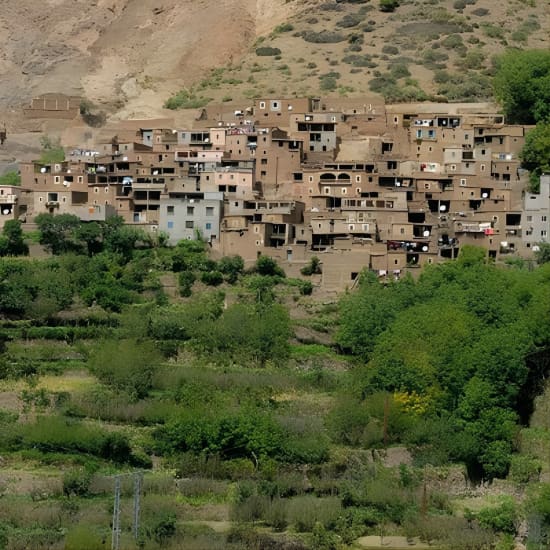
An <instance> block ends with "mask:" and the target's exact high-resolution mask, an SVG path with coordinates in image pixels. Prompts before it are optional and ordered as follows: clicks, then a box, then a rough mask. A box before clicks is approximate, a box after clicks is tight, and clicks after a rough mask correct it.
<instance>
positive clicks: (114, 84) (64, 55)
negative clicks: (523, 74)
mask: <svg viewBox="0 0 550 550" xmlns="http://www.w3.org/2000/svg"><path fill="white" fill-rule="evenodd" d="M304 4H305V2H303V1H298V0H293V1H290V2H289V1H285V0H41V1H37V0H17V1H14V0H0V40H1V41H2V44H3V47H2V51H1V52H0V108H6V107H10V106H15V105H20V104H21V103H26V101H27V100H28V99H29V98H30V97H32V96H33V95H36V94H38V93H43V92H55V91H59V92H65V93H74V94H81V95H85V96H86V97H88V98H89V99H91V100H93V101H97V102H102V103H110V104H113V103H115V104H116V103H118V104H119V105H121V104H122V103H123V102H125V101H126V100H127V99H133V100H134V101H136V100H139V98H140V97H141V95H142V94H143V95H144V96H145V99H144V101H145V102H146V103H150V102H152V103H153V104H152V105H151V107H152V108H154V107H155V106H156V105H157V104H158V106H160V105H161V104H162V101H163V100H164V99H165V98H166V95H167V94H168V90H170V91H173V90H174V88H175V87H177V86H178V85H180V86H181V85H183V86H185V85H188V84H190V83H191V82H192V81H193V80H195V79H196V78H197V77H198V76H200V75H202V74H204V73H205V72H207V71H208V69H209V68H212V67H216V66H220V65H223V64H224V63H227V62H230V61H232V60H233V59H234V58H237V57H239V56H240V55H241V54H242V53H244V52H245V51H246V50H247V49H248V48H249V46H250V44H251V43H252V42H253V41H254V39H255V38H256V36H257V35H258V34H262V33H265V32H268V31H269V29H270V28H271V27H272V25H274V24H277V22H279V21H284V20H286V19H288V18H289V17H291V16H292V15H293V14H294V13H295V12H296V11H297V10H298V9H299V8H303V6H304ZM151 83H154V88H155V89H154V90H152V89H151V87H152V84H151ZM138 103H139V101H138Z"/></svg>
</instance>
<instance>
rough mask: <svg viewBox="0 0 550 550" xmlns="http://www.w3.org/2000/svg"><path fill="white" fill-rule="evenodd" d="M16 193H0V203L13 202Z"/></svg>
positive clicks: (15, 198) (15, 199) (15, 200)
mask: <svg viewBox="0 0 550 550" xmlns="http://www.w3.org/2000/svg"><path fill="white" fill-rule="evenodd" d="M16 202H17V195H0V204H15V203H16Z"/></svg>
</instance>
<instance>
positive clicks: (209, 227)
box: [205, 223, 212, 231]
mask: <svg viewBox="0 0 550 550" xmlns="http://www.w3.org/2000/svg"><path fill="white" fill-rule="evenodd" d="M205 228H206V230H207V231H209V230H210V229H212V224H211V223H207V224H206V225H205Z"/></svg>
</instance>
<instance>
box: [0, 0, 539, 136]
mask: <svg viewBox="0 0 550 550" xmlns="http://www.w3.org/2000/svg"><path fill="white" fill-rule="evenodd" d="M385 1H386V0H385ZM386 3H387V2H386ZM389 3H390V4H391V2H389ZM398 4H399V5H398V6H397V7H396V8H395V9H394V11H388V10H386V11H383V10H381V9H380V1H379V0H347V1H345V0H340V1H334V0H87V1H85V0H43V1H41V2H36V1H35V0H18V1H17V2H13V1H9V0H4V1H3V2H2V10H0V37H1V39H2V42H3V48H2V50H1V52H0V115H2V116H3V118H4V120H6V119H7V120H8V121H9V122H10V123H9V127H10V129H11V130H13V131H17V123H16V122H15V123H13V124H12V123H11V120H12V119H13V118H14V116H15V115H14V113H12V114H11V115H10V114H9V113H8V112H7V110H8V109H13V108H15V107H17V106H21V105H22V104H26V103H27V102H28V100H29V99H30V98H31V97H32V96H33V95H36V94H39V93H44V92H56V91H62V92H65V93H69V94H78V95H82V96H83V97H86V98H87V99H88V100H90V101H92V102H94V103H96V104H99V105H100V106H101V107H102V108H106V109H107V111H108V112H110V113H117V116H118V117H119V118H120V117H131V118H144V117H152V116H166V111H164V113H163V109H162V107H163V105H164V103H165V101H166V100H167V99H168V98H169V97H170V96H172V95H173V94H175V93H176V92H178V91H179V90H182V89H183V90H185V92H184V94H183V95H184V98H186V97H191V101H187V102H186V101H183V103H182V105H183V106H184V107H185V106H195V105H196V104H197V103H198V104H202V103H207V102H209V101H230V100H232V99H233V100H239V99H243V98H253V97H257V96H259V95H273V94H276V95H286V96H289V95H312V94H323V95H327V94H340V95H359V94H361V95H364V94H365V93H367V94H370V93H376V94H381V95H383V96H384V97H385V98H386V99H387V100H389V101H409V100H422V99H424V98H427V97H431V98H433V97H436V98H439V99H442V100H445V99H447V100H450V101H457V100H481V99H486V98H487V96H490V90H491V86H490V75H491V70H492V58H493V56H494V55H495V54H498V53H500V52H502V51H503V50H504V49H506V48H508V47H518V48H547V47H549V39H548V34H547V29H548V28H550V9H549V7H550V4H549V1H548V0H529V1H523V0H522V1H518V0H502V1H501V2H498V3H496V2H494V1H493V0H414V1H413V0H401V1H400V2H399V3H398ZM10 117H11V118H10ZM15 118H16V117H15Z"/></svg>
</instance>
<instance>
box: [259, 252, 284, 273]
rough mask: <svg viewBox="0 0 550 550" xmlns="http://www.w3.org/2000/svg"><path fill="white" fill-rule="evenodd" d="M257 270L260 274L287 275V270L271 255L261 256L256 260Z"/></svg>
mask: <svg viewBox="0 0 550 550" xmlns="http://www.w3.org/2000/svg"><path fill="white" fill-rule="evenodd" d="M255 270H256V272H257V273H258V275H269V276H276V277H285V272H284V271H283V269H282V268H281V267H280V266H279V265H278V264H277V262H276V261H275V260H274V259H273V258H271V257H270V256H260V257H259V258H258V259H257V260H256V266H255Z"/></svg>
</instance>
